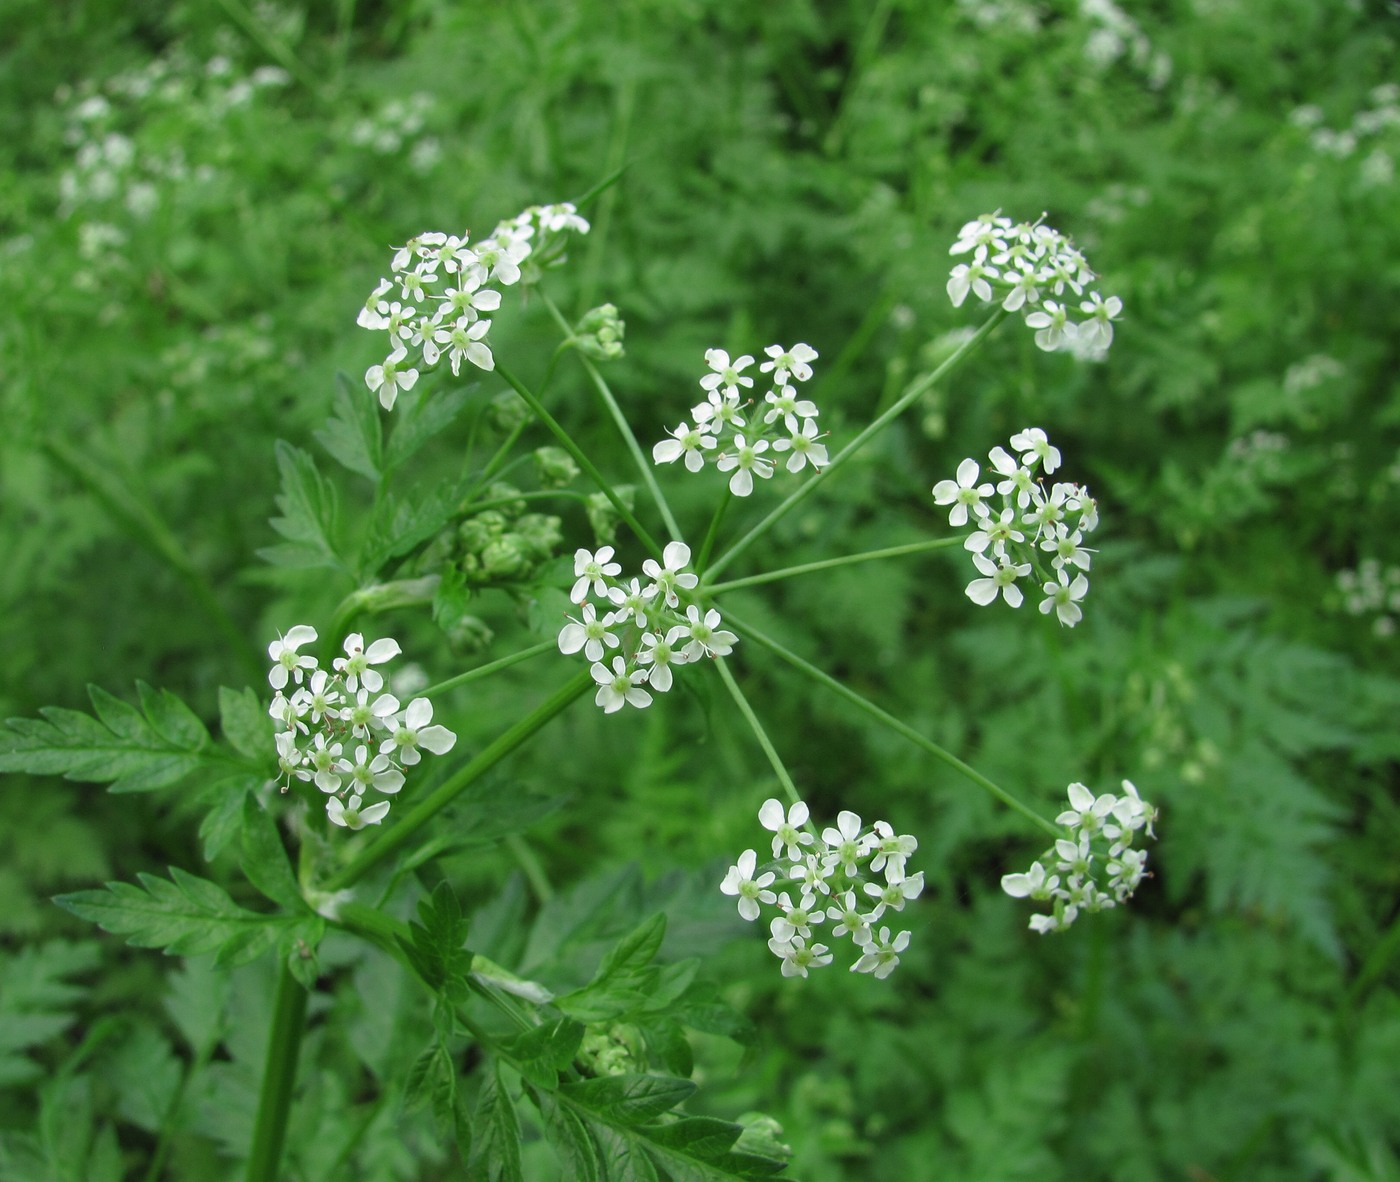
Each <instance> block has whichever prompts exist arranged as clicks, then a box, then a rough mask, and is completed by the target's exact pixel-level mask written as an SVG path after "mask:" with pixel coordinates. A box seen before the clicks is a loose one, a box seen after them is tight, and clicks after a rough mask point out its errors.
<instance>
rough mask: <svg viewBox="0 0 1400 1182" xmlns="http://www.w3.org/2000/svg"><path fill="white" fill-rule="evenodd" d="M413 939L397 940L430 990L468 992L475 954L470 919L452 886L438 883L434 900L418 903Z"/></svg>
mask: <svg viewBox="0 0 1400 1182" xmlns="http://www.w3.org/2000/svg"><path fill="white" fill-rule="evenodd" d="M409 932H410V936H411V938H410V939H408V940H405V939H404V938H403V937H402V936H400V937H397V939H398V943H399V946H400V947H401V948H402V949H403V950H404V952H405V953H406V954H407V956H408V959H409V961H410V963H411V964H412V965H413V968H414V970H415V971H416V972H417V973H418V975H419V976H420V977H422V978H423V980H424V982H425V983H426V984H427V985H428V987H429V988H431V989H433V990H435V991H437V992H439V993H443V994H446V995H447V996H448V997H453V998H455V997H458V996H460V995H461V994H462V993H464V992H465V990H466V979H467V973H469V972H470V971H471V965H472V954H471V952H470V951H468V949H467V947H466V943H467V920H466V917H465V916H464V915H463V914H462V907H461V904H459V903H458V902H457V896H456V895H455V894H454V893H453V890H452V886H451V884H450V883H448V882H446V881H443V882H440V883H438V885H437V889H436V890H434V891H433V894H432V898H430V899H423V900H421V901H420V902H419V904H418V922H415V923H411V924H409Z"/></svg>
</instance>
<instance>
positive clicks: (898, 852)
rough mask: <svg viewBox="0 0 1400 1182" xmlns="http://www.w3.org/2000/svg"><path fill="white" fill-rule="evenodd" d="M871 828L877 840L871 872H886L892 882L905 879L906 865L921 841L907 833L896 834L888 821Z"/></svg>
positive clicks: (871, 861)
mask: <svg viewBox="0 0 1400 1182" xmlns="http://www.w3.org/2000/svg"><path fill="white" fill-rule="evenodd" d="M871 828H872V829H874V831H875V834H874V835H875V837H876V839H877V844H876V845H875V847H874V849H875V856H874V857H873V858H871V859H870V869H871V871H872V872H873V873H876V874H878V873H879V872H880V871H881V870H884V871H885V875H886V877H887V878H890V879H891V881H893V879H894V878H903V877H904V863H905V862H906V861H907V860H908V859H909V858H910V856H912V855H913V854H914V853H915V852H916V851H917V850H918V848H919V839H918V838H917V837H914V836H912V835H910V834H907V833H902V834H896V833H895V831H894V829H893V828H891V826H890V824H889V822H888V821H876V822H875V824H874V825H873V826H871Z"/></svg>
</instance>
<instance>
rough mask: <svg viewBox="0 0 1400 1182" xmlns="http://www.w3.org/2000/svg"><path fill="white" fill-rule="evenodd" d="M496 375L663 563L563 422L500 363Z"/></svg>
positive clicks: (655, 547) (653, 541)
mask: <svg viewBox="0 0 1400 1182" xmlns="http://www.w3.org/2000/svg"><path fill="white" fill-rule="evenodd" d="M496 372H497V373H498V374H500V375H501V377H503V378H504V379H505V380H506V381H507V382H509V383H510V385H511V387H512V388H513V389H514V390H515V392H516V393H517V394H519V395H520V397H521V398H523V399H525V401H526V403H527V404H528V405H529V407H530V409H531V410H532V411H534V412H535V414H536V415H537V416H539V419H540V422H542V423H543V424H544V425H545V426H546V427H548V428H549V429H550V430H551V431H552V432H554V437H555V438H556V439H558V440H559V442H560V443H561V444H562V445H563V447H564V450H565V451H567V452H568V453H569V454H570V455H571V456H573V457H574V462H575V463H576V464H578V466H579V467H580V468H582V469H583V470H584V471H585V472H586V473H588V476H589V478H590V479H591V480H592V481H593V482H594V483H595V484H596V485H597V486H598V487H599V489H601V490H602V493H603V495H604V496H605V497H607V498H608V500H609V501H610V502H611V503H612V507H613V508H614V509H616V510H617V513H618V516H619V517H621V518H622V520H623V521H625V522H626V523H627V524H628V526H629V527H630V528H631V530H632V532H633V533H634V534H636V535H637V539H638V540H639V541H640V542H641V543H642V545H644V546H645V547H646V548H647V549H648V550H650V551H651V554H652V557H653V558H656V559H660V557H661V547H660V546H658V545H657V544H656V539H655V538H653V537H652V536H651V534H649V533H648V532H647V531H646V529H645V527H643V525H642V523H641V522H640V521H638V520H637V518H636V516H635V514H633V512H632V510H631V509H629V508H628V507H627V506H626V505H624V504H623V503H622V498H621V497H619V496H618V495H617V493H616V492H614V491H613V487H612V485H611V484H609V483H608V482H607V481H606V480H604V479H603V474H602V473H601V472H599V471H598V469H597V468H595V467H594V466H593V461H592V460H590V459H589V458H588V457H587V456H586V455H584V454H583V452H582V451H581V450H580V448H579V445H578V444H577V443H575V442H574V441H573V438H572V437H571V436H570V435H569V433H568V432H567V431H565V430H564V428H563V426H562V425H561V424H560V423H559V420H558V419H556V418H555V417H554V416H553V415H552V414H550V413H549V411H547V410H545V408H544V404H543V403H542V402H540V400H539V399H538V398H536V397H535V395H534V394H533V393H532V392H531V390H530V389H529V387H528V386H525V385H524V384H522V383H521V382H520V380H519V379H517V378H516V377H515V375H514V374H512V373H511V372H510V371H509V370H507V369H506V368H505V367H503V366H502V365H500V364H499V363H498V364H497V366H496Z"/></svg>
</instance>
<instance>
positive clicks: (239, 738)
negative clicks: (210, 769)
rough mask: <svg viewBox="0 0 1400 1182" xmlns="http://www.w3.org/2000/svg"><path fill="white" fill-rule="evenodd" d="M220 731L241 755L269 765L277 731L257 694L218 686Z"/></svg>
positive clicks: (246, 689)
mask: <svg viewBox="0 0 1400 1182" xmlns="http://www.w3.org/2000/svg"><path fill="white" fill-rule="evenodd" d="M219 729H220V730H221V731H222V732H223V736H224V738H225V739H227V740H228V741H229V745H230V746H231V747H232V748H233V749H234V750H235V751H237V752H238V753H239V754H240V755H246V756H247V757H248V758H249V759H252V760H256V761H257V762H258V763H260V764H262V763H270V762H271V761H272V753H273V751H275V750H276V744H275V742H274V740H273V735H274V733H275V728H274V726H273V722H272V719H271V718H270V717H269V716H268V713H267V706H266V705H265V704H264V703H263V700H262V698H261V697H259V696H258V693H257V691H255V690H253V689H251V688H247V687H245V688H244V689H241V690H235V689H229V688H228V687H227V686H220V687H219Z"/></svg>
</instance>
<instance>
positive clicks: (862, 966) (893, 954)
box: [851, 928, 909, 980]
mask: <svg viewBox="0 0 1400 1182" xmlns="http://www.w3.org/2000/svg"><path fill="white" fill-rule="evenodd" d="M908 947H909V933H908V932H900V933H899V935H897V936H896V937H895V938H894V939H893V940H891V939H890V929H889V928H881V929H880V935H879V938H878V939H872V940H871V941H870V942H869V943H868V944H866V945H865V955H864V956H862V957H861V958H860V959H859V960H858V961H856V963H855V964H853V965H852V966H851V972H853V973H874V974H875V976H876V977H877V978H880V979H882V980H883V979H884V978H885V977H888V976H889V975H890V974H891V973H892V972H894V970H895V968H896V967H897V966H898V965H899V954H900V953H901V952H903V951H904V950H905V949H906V948H908Z"/></svg>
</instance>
